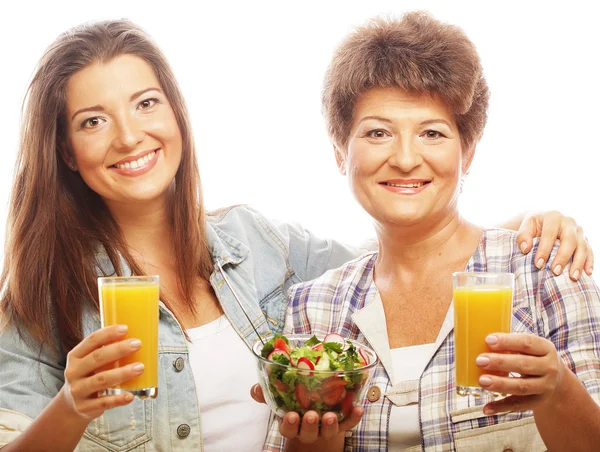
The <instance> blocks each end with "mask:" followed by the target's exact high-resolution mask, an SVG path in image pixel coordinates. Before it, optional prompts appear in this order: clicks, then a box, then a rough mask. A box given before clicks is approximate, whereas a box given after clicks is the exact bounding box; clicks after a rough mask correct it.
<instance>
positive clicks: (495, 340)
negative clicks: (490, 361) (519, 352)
mask: <svg viewBox="0 0 600 452" xmlns="http://www.w3.org/2000/svg"><path fill="white" fill-rule="evenodd" d="M485 343H486V344H488V345H496V344H497V343H498V336H494V335H493V334H490V335H489V336H488V337H486V338H485Z"/></svg>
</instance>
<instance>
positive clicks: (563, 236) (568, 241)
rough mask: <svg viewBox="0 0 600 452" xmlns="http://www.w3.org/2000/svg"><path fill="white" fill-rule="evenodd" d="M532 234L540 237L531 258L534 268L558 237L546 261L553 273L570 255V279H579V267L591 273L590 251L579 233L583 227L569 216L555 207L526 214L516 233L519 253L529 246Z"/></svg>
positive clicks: (591, 258)
mask: <svg viewBox="0 0 600 452" xmlns="http://www.w3.org/2000/svg"><path fill="white" fill-rule="evenodd" d="M534 237H540V242H539V244H538V248H537V252H536V254H535V258H534V262H535V263H536V267H537V268H540V269H541V268H543V266H544V265H545V264H546V261H547V260H548V258H549V257H550V253H551V252H552V248H553V247H554V242H556V239H559V240H560V246H559V247H558V251H557V252H556V256H555V257H554V260H553V261H552V262H551V264H550V268H552V271H553V272H554V274H555V275H560V273H561V272H562V271H563V270H564V268H565V266H566V265H567V263H568V262H569V260H570V259H571V257H572V258H573V261H572V263H571V267H570V269H569V276H570V277H571V279H572V280H573V281H577V280H578V279H579V277H580V276H581V272H582V271H585V272H586V273H587V274H588V275H591V274H592V270H593V267H594V253H593V252H592V248H591V247H590V245H589V243H588V241H587V239H586V238H585V235H584V234H583V229H581V226H579V225H578V224H577V223H576V222H575V220H574V219H573V218H571V217H566V216H564V215H563V214H561V213H560V212H557V211H550V212H544V213H537V214H534V215H526V216H525V218H523V221H522V223H521V226H520V227H519V233H518V235H517V243H518V244H519V248H520V249H521V251H522V252H523V253H528V252H529V251H530V250H531V247H532V244H533V238H534Z"/></svg>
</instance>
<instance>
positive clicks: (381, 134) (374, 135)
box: [367, 129, 387, 138]
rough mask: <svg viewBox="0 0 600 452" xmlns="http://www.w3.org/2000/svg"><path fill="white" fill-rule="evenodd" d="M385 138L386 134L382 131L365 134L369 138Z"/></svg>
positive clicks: (377, 130) (376, 130)
mask: <svg viewBox="0 0 600 452" xmlns="http://www.w3.org/2000/svg"><path fill="white" fill-rule="evenodd" d="M386 136H387V132H386V131H385V130H383V129H375V130H371V131H369V132H367V137H369V138H385V137H386Z"/></svg>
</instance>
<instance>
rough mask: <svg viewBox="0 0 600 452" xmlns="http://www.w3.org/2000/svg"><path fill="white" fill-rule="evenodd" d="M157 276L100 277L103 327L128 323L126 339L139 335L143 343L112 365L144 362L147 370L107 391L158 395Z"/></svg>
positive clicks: (107, 393)
mask: <svg viewBox="0 0 600 452" xmlns="http://www.w3.org/2000/svg"><path fill="white" fill-rule="evenodd" d="M159 287H160V286H159V278H158V276H125V277H124V276H119V277H106V278H98V291H99V294H100V316H101V320H102V327H106V326H110V325H116V324H120V325H127V327H128V330H127V334H126V335H125V338H124V339H129V338H137V339H139V340H141V341H142V346H141V348H140V349H139V350H137V351H135V352H134V353H132V354H131V355H129V356H126V357H124V358H121V359H119V360H117V361H115V362H114V363H113V365H112V366H111V368H117V367H123V366H126V365H128V364H133V363H136V362H141V363H143V364H144V372H143V373H142V374H141V375H139V376H137V377H134V378H132V379H130V380H127V381H124V382H123V383H121V384H119V385H117V386H115V387H113V388H109V389H107V390H106V391H105V395H113V394H121V393H123V392H125V391H128V392H131V393H132V394H133V395H134V396H136V397H139V398H140V399H145V398H147V397H150V398H155V397H156V396H157V395H158V298H159Z"/></svg>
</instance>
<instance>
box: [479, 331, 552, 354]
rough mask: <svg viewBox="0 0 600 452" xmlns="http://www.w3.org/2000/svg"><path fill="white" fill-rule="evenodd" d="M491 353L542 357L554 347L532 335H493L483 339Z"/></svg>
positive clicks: (541, 338) (550, 343)
mask: <svg viewBox="0 0 600 452" xmlns="http://www.w3.org/2000/svg"><path fill="white" fill-rule="evenodd" d="M485 342H486V344H487V345H488V347H489V348H490V350H491V351H492V352H512V353H522V354H524V355H533V356H544V355H546V354H548V353H549V352H550V351H551V350H552V349H553V348H554V345H553V344H552V342H550V341H549V340H548V339H545V338H543V337H539V336H535V335H533V334H515V333H494V334H490V335H489V336H487V337H486V338H485Z"/></svg>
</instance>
